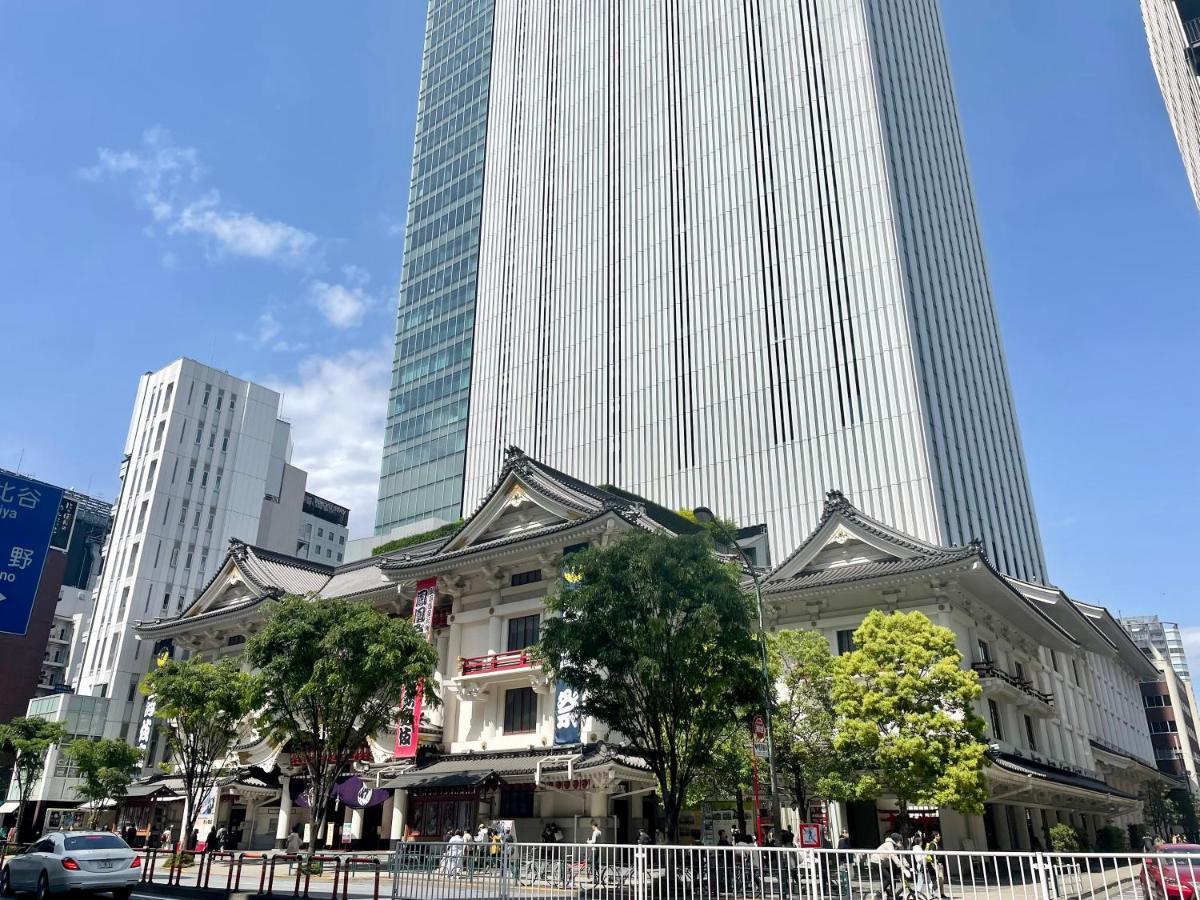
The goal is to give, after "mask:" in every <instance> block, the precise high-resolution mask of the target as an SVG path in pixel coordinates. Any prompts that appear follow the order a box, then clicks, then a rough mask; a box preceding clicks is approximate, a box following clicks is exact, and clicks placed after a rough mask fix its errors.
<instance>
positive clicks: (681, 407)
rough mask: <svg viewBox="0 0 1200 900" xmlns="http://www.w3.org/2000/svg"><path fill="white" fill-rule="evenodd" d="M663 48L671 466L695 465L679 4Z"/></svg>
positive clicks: (674, 1)
mask: <svg viewBox="0 0 1200 900" xmlns="http://www.w3.org/2000/svg"><path fill="white" fill-rule="evenodd" d="M663 14H664V15H663V18H664V25H665V29H664V37H665V39H666V45H667V48H666V49H667V139H668V143H669V145H670V146H669V156H668V158H669V161H670V165H671V171H670V178H669V184H670V196H671V216H670V222H671V258H672V266H671V269H672V271H671V275H672V277H671V305H672V325H673V329H674V334H673V341H672V344H673V355H674V361H675V411H676V412H675V415H676V425H675V433H676V435H677V440H676V450H675V462H676V465H677V466H678V467H679V468H680V469H683V468H686V467H688V466H691V465H694V464H695V414H694V412H693V409H694V407H693V398H692V375H691V367H692V324H691V302H690V301H691V297H690V293H691V290H690V288H691V285H690V279H689V274H688V205H687V170H686V168H685V166H684V160H685V142H686V140H687V134H686V131H685V126H684V115H683V104H684V93H683V62H682V59H681V58H680V49H679V42H680V36H679V0H667V2H664V3H663Z"/></svg>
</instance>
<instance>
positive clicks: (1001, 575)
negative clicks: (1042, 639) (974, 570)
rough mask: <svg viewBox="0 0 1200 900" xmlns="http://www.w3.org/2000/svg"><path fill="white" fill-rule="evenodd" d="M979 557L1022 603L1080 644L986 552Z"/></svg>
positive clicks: (1077, 639) (1066, 636) (1073, 641)
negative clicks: (1018, 588)
mask: <svg viewBox="0 0 1200 900" xmlns="http://www.w3.org/2000/svg"><path fill="white" fill-rule="evenodd" d="M979 559H980V561H981V562H982V563H983V566H984V568H985V569H987V570H988V571H989V572H991V573H992V575H993V576H994V577H995V578H996V580H997V581H998V582H999V583H1000V584H1001V585H1002V586H1003V587H1005V588H1007V589H1008V590H1009V591H1011V592H1012V593H1013V595H1014V596H1016V597H1018V598H1019V599H1020V600H1021V602H1022V603H1024V604H1025V605H1026V606H1027V607H1029V608H1030V609H1031V610H1033V612H1034V614H1035V615H1036V616H1037V617H1038V618H1040V619H1041V620H1042V621H1044V622H1046V623H1048V624H1049V625H1050V627H1051V628H1053V629H1054V630H1055V631H1057V632H1058V633H1059V634H1061V635H1062V636H1063V637H1065V638H1066V639H1067V641H1068V642H1070V643H1071V644H1074V645H1075V646H1076V647H1078V646H1079V638H1077V637H1075V635H1073V634H1071V632H1069V631H1067V629H1065V628H1063V627H1062V626H1061V625H1059V624H1058V623H1057V622H1055V621H1054V620H1053V619H1052V618H1050V616H1049V615H1048V614H1047V613H1046V611H1045V610H1043V609H1042V608H1041V607H1040V606H1038V605H1037V604H1036V603H1034V602H1033V601H1032V600H1030V599H1029V598H1028V597H1026V596H1025V595H1024V594H1022V593H1021V592H1020V591H1019V590H1017V588H1016V586H1015V585H1014V584H1012V583H1011V582H1010V581H1009V580H1008V576H1007V575H1005V574H1004V573H1003V572H1001V571H1000V570H999V569H997V568H996V566H995V565H994V564H993V563H992V561H991V560H990V559H988V556H987V554H986V553H980V554H979Z"/></svg>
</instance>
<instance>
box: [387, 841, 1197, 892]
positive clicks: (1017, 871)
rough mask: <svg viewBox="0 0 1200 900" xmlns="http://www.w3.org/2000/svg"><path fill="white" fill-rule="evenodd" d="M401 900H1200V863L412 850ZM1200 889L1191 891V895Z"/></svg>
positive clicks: (621, 849)
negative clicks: (775, 899)
mask: <svg viewBox="0 0 1200 900" xmlns="http://www.w3.org/2000/svg"><path fill="white" fill-rule="evenodd" d="M389 863H390V869H391V881H392V897H393V898H394V900H476V898H478V900H484V898H489V900H490V898H497V900H525V898H530V900H532V898H563V900H573V898H592V897H596V898H601V897H612V898H614V900H615V898H618V897H619V898H629V900H718V898H720V900H726V898H738V900H772V898H778V900H801V898H804V900H939V898H951V900H1200V896H1198V892H1200V880H1194V876H1198V875H1200V871H1197V870H1200V855H1198V856H1195V857H1193V856H1191V855H1188V854H1184V853H1169V854H1158V855H1155V854H1149V855H1147V854H1128V853H1127V854H1098V853H1075V854H1058V853H965V852H953V851H941V852H936V853H930V852H925V851H920V850H917V851H900V852H896V853H894V854H881V853H878V852H876V851H869V850H855V851H839V850H798V849H788V848H771V847H766V848H758V847H754V846H748V845H739V846H735V847H667V846H647V847H634V846H624V845H612V844H601V845H596V846H589V845H586V844H505V845H497V844H474V843H470V842H467V843H436V844H432V843H410V844H405V845H403V846H402V847H401V849H399V850H398V851H396V852H395V853H394V854H392V855H391V857H390V860H389ZM1193 886H1194V887H1193Z"/></svg>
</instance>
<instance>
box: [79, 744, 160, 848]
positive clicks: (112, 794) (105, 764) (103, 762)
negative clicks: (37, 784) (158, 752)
mask: <svg viewBox="0 0 1200 900" xmlns="http://www.w3.org/2000/svg"><path fill="white" fill-rule="evenodd" d="M66 754H67V756H69V757H71V759H73V760H74V761H75V765H76V766H78V767H79V777H80V778H82V779H83V783H82V784H80V785H78V786H77V787H76V788H75V792H76V793H77V794H78V795H79V798H80V799H81V800H84V801H87V802H90V803H93V804H96V808H95V809H93V810H92V814H91V816H90V819H91V827H93V828H94V827H95V826H96V821H97V820H98V819H99V818H100V809H99V804H101V803H103V802H104V801H106V800H112V801H113V802H114V803H117V804H120V802H121V801H122V800H124V799H125V794H126V793H127V792H128V791H129V785H130V782H132V781H133V779H134V778H136V777H137V774H138V772H139V771H140V770H141V767H142V753H141V751H140V750H138V749H137V748H136V747H131V746H130V745H129V744H127V743H125V742H124V741H119V740H116V739H113V738H102V739H100V740H98V741H94V740H92V739H90V738H78V739H76V740H74V741H71V743H70V744H68V745H67V748H66Z"/></svg>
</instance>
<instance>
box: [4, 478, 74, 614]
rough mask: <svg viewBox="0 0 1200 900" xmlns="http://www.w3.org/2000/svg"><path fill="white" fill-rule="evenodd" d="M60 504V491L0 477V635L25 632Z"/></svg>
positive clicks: (17, 479) (20, 479) (24, 480)
mask: <svg viewBox="0 0 1200 900" xmlns="http://www.w3.org/2000/svg"><path fill="white" fill-rule="evenodd" d="M62 499H63V492H62V489H61V488H56V487H51V486H50V485H48V484H42V482H40V481H31V480H30V479H28V478H21V477H19V476H17V475H0V633H4V634H18V635H23V634H25V633H26V632H27V631H28V630H29V618H30V616H31V615H32V613H33V604H34V601H35V599H36V598H37V589H38V582H40V581H41V580H42V567H43V566H44V565H45V563H46V554H47V552H48V551H49V549H50V536H51V534H52V533H53V532H54V528H55V524H56V522H57V520H58V507H59V504H60V503H62Z"/></svg>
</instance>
